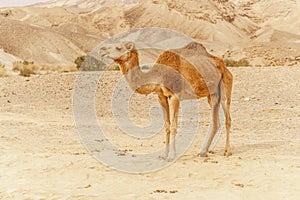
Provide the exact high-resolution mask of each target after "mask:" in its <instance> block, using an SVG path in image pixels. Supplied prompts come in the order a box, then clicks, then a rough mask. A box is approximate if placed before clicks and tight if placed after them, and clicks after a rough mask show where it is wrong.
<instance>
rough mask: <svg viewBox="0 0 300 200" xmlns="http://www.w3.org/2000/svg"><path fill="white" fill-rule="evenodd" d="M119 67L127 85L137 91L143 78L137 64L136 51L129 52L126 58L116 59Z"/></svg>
mask: <svg viewBox="0 0 300 200" xmlns="http://www.w3.org/2000/svg"><path fill="white" fill-rule="evenodd" d="M116 62H117V63H118V64H119V66H120V69H121V72H122V74H123V75H124V77H125V79H126V81H127V83H128V85H129V86H130V87H131V89H132V90H134V91H137V92H138V91H139V90H138V88H140V87H141V86H142V85H144V84H145V83H143V80H144V73H143V72H142V71H141V68H140V66H139V56H138V52H137V51H132V52H130V56H129V57H128V59H126V60H117V61H116Z"/></svg>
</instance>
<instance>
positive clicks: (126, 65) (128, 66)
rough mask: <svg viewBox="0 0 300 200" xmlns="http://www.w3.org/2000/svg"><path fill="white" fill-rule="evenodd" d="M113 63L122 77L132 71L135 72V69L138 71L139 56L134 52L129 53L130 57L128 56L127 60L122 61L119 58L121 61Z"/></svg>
mask: <svg viewBox="0 0 300 200" xmlns="http://www.w3.org/2000/svg"><path fill="white" fill-rule="evenodd" d="M115 62H116V63H118V64H119V66H120V69H121V72H122V74H123V75H126V74H128V73H129V72H130V71H132V70H133V69H134V70H136V68H138V69H140V64H139V55H138V52H137V51H136V50H135V51H132V52H130V55H129V56H128V58H127V59H125V60H124V59H122V58H121V59H117V60H115ZM139 71H140V70H139ZM140 72H141V71H140Z"/></svg>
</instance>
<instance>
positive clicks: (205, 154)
mask: <svg viewBox="0 0 300 200" xmlns="http://www.w3.org/2000/svg"><path fill="white" fill-rule="evenodd" d="M199 156H200V157H208V155H207V152H200V153H199Z"/></svg>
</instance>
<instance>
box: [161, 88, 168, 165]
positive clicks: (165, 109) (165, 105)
mask: <svg viewBox="0 0 300 200" xmlns="http://www.w3.org/2000/svg"><path fill="white" fill-rule="evenodd" d="M158 101H159V103H160V105H161V106H162V109H163V113H164V119H165V131H166V149H165V154H164V155H163V156H161V158H163V159H167V158H168V155H169V151H170V109H169V103H168V98H167V97H166V96H164V95H163V93H162V92H161V93H158Z"/></svg>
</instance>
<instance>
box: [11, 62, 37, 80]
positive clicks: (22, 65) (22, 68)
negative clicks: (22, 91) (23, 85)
mask: <svg viewBox="0 0 300 200" xmlns="http://www.w3.org/2000/svg"><path fill="white" fill-rule="evenodd" d="M39 70H40V69H39V67H38V66H37V65H35V64H34V62H28V61H23V62H14V63H13V71H19V72H20V75H21V76H25V77H29V76H30V75H32V74H38V73H39Z"/></svg>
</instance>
